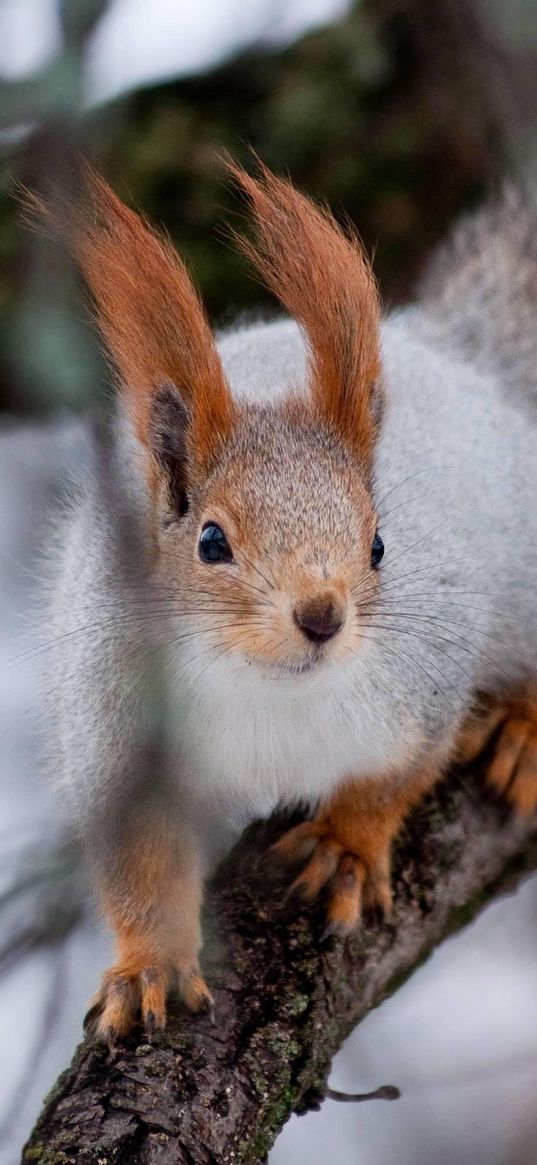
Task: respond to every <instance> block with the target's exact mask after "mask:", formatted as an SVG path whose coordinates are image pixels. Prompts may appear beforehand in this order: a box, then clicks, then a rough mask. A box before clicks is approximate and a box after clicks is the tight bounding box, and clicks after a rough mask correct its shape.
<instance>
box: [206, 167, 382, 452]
mask: <svg viewBox="0 0 537 1165" xmlns="http://www.w3.org/2000/svg"><path fill="white" fill-rule="evenodd" d="M229 170H230V172H231V174H232V175H233V177H234V178H235V179H236V181H237V182H238V183H239V185H240V187H241V188H242V190H243V191H244V192H245V194H246V195H247V197H248V199H249V202H250V204H251V207H252V212H253V217H254V222H255V225H256V228H257V241H256V243H251V242H248V241H247V240H244V239H242V238H239V237H237V242H238V244H239V246H240V247H241V249H242V250H243V251H244V252H245V254H246V255H247V256H248V257H249V258H250V259H251V260H252V262H253V263H254V264H255V266H256V267H257V268H258V270H259V272H260V274H261V276H262V278H263V280H264V282H265V283H266V284H267V286H268V287H269V288H270V290H271V291H272V292H274V294H275V295H277V296H278V298H279V299H280V301H281V303H282V304H283V305H284V307H285V308H286V309H287V311H288V312H290V314H291V315H292V316H294V318H295V319H296V320H297V321H298V322H299V323H300V324H301V326H302V327H303V328H304V330H305V332H306V335H307V338H308V341H309V345H310V364H311V368H310V373H311V392H312V396H313V402H314V408H315V410H316V414H317V416H318V417H319V418H320V419H321V420H322V422H323V423H325V424H327V425H329V426H330V427H332V428H334V429H335V430H336V431H337V432H338V433H339V434H340V436H341V437H342V438H343V439H344V440H345V441H346V442H347V443H348V444H351V445H352V446H354V447H355V448H356V449H357V451H358V453H359V455H360V457H361V458H362V459H363V461H364V463H365V464H366V465H367V466H368V465H369V463H370V460H371V455H372V451H373V445H374V439H375V430H376V423H375V408H374V401H373V392H374V389H375V381H376V380H377V377H378V375H379V371H380V357H379V319H380V308H379V299H378V294H377V288H376V283H375V279H374V276H373V273H372V270H371V267H370V264H369V263H368V261H367V259H366V257H365V254H364V251H363V248H362V246H361V244H360V242H359V240H358V239H357V238H356V236H355V235H353V234H352V233H351V231H348V233H347V234H344V233H343V231H342V230H341V229H340V228H339V226H338V225H337V223H336V221H335V219H334V218H333V217H332V215H331V214H330V212H329V211H328V210H327V209H325V208H323V209H322V210H320V209H318V208H317V207H315V206H314V205H313V204H312V203H311V202H310V201H309V199H307V198H305V197H304V195H302V194H300V193H299V192H298V191H297V190H295V189H294V188H293V187H292V186H291V184H290V183H288V182H285V181H284V180H283V179H281V178H277V177H276V176H275V175H274V174H271V172H270V170H268V169H267V167H266V166H263V165H262V164H260V177H259V178H258V179H257V180H256V179H254V178H252V177H250V175H249V174H247V173H246V172H245V171H244V170H242V169H241V168H240V167H239V166H237V165H235V164H234V163H229Z"/></svg>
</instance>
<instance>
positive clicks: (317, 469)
mask: <svg viewBox="0 0 537 1165" xmlns="http://www.w3.org/2000/svg"><path fill="white" fill-rule="evenodd" d="M381 556H382V543H381V542H380V539H379V536H378V533H377V519H376V513H375V509H374V505H373V502H372V500H371V495H370V492H369V490H368V487H367V483H366V481H365V479H364V475H363V472H361V470H360V466H359V464H358V461H357V459H356V458H355V457H354V456H353V455H352V453H351V452H349V451H347V450H345V449H344V447H343V446H342V444H341V442H339V441H338V440H337V439H336V438H335V437H333V436H331V435H330V434H329V433H328V432H327V431H323V430H322V429H320V428H319V426H318V425H316V424H314V423H313V422H309V423H308V421H307V420H306V419H305V420H304V421H303V422H302V423H298V421H297V419H296V417H295V418H294V419H293V422H292V423H290V422H289V421H288V420H287V418H286V416H285V412H284V411H283V410H282V411H281V412H280V411H278V410H275V409H274V410H272V409H255V408H250V409H248V410H245V412H244V415H242V416H241V418H240V419H239V420H238V423H237V425H236V428H235V431H234V434H233V437H232V439H231V440H230V441H229V442H228V444H227V446H226V448H225V449H224V450H223V451H222V456H221V461H220V464H219V466H218V469H217V470H216V471H215V472H214V473H213V474H212V475H211V477H210V478H209V480H208V481H207V483H206V485H205V486H204V487H202V488H201V489H200V490H199V492H198V494H197V496H196V497H195V498H193V501H192V507H191V509H190V510H189V511H188V512H187V514H186V515H185V516H184V517H183V518H180V519H179V520H178V521H177V522H172V523H171V524H170V525H169V526H168V527H167V528H166V530H165V531H164V537H163V543H162V561H161V571H163V572H164V573H165V577H166V585H167V587H168V588H172V589H173V588H175V589H176V592H177V596H178V610H180V604H181V601H183V602H184V598H183V596H184V595H185V593H187V594H188V601H187V602H184V606H185V608H186V609H187V611H188V616H187V621H188V624H189V627H190V628H191V629H192V631H193V632H194V634H195V635H196V637H198V636H201V638H202V639H203V640H204V641H205V643H206V645H207V646H208V647H210V648H212V649H214V651H215V653H217V654H218V655H222V654H230V655H232V656H234V658H239V657H240V658H241V659H243V660H246V661H247V662H248V663H252V664H254V665H256V667H260V668H263V669H264V670H267V671H269V672H270V671H274V672H280V673H282V672H283V673H285V672H291V673H295V674H301V673H306V672H311V671H313V670H315V669H317V668H319V666H320V665H323V664H324V665H325V664H329V663H330V662H335V661H341V660H342V659H343V658H345V657H350V656H352V654H353V653H355V652H357V651H360V650H363V648H364V639H365V637H364V635H363V634H362V629H361V627H360V622H359V618H358V613H357V607H358V605H359V604H362V606H363V604H364V602H365V601H366V600H367V599H369V598H370V599H373V597H374V594H375V592H376V588H377V584H378V576H377V570H376V567H377V566H378V564H379V562H380V558H381Z"/></svg>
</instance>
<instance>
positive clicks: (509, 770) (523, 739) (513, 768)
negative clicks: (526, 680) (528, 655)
mask: <svg viewBox="0 0 537 1165" xmlns="http://www.w3.org/2000/svg"><path fill="white" fill-rule="evenodd" d="M486 748H488V751H489V753H490V755H489V756H488V758H487V765H486V769H485V780H486V781H487V783H488V784H489V785H490V787H491V789H492V790H493V791H494V792H495V793H496V794H497V795H498V796H500V797H502V798H504V799H505V800H506V801H507V803H508V804H509V805H510V806H511V808H512V809H514V810H515V812H517V813H520V814H521V815H522V816H524V817H527V816H529V815H530V814H531V813H534V812H535V810H536V809H537V689H536V688H535V686H534V687H533V689H530V690H529V691H527V692H521V693H518V694H517V693H513V695H512V696H511V697H510V698H505V699H504V700H494V701H483V703H482V704H481V705H480V706H479V707H478V708H477V709H476V711H475V713H473V714H472V715H471V716H470V717H469V718H468V720H467V721H466V722H465V724H464V726H463V728H462V731H461V733H460V735H459V739H458V741H457V759H458V760H459V762H460V763H462V764H465V763H469V762H470V761H472V760H474V759H475V758H476V757H477V756H478V755H479V754H480V753H481V752H483V751H484V749H486Z"/></svg>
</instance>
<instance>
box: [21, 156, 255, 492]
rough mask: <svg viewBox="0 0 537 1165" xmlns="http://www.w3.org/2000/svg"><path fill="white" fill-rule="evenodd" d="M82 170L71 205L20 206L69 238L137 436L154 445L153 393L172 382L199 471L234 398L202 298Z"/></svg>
mask: <svg viewBox="0 0 537 1165" xmlns="http://www.w3.org/2000/svg"><path fill="white" fill-rule="evenodd" d="M81 177H82V195H81V197H80V199H77V200H75V202H74V204H72V205H69V206H68V207H65V206H64V205H62V206H60V207H55V206H54V205H52V204H51V203H45V202H43V201H42V200H40V199H39V198H38V197H36V196H34V195H32V194H30V195H27V196H25V198H24V202H25V204H26V209H27V210H29V211H30V214H31V215H32V217H33V218H34V219H35V218H38V219H40V220H42V221H43V220H44V221H45V222H46V223H47V224H48V225H49V226H52V227H53V229H54V230H55V232H56V233H59V234H60V235H61V236H62V237H63V238H64V239H65V240H66V241H67V244H68V246H69V247H70V249H71V251H72V253H73V255H74V257H75V259H76V260H77V261H78V263H79V265H80V267H81V269H82V272H83V274H84V276H85V279H86V281H87V283H88V286H89V289H90V291H91V293H92V295H93V299H94V302H95V307H96V316H97V322H98V324H99V328H100V330H101V332H102V334H103V336H104V339H105V341H106V344H107V347H108V349H109V352H110V355H111V357H112V360H113V362H114V365H115V366H116V368H117V370H118V373H119V377H120V382H121V390H122V392H123V394H124V397H125V400H126V404H127V408H128V411H129V413H130V415H131V417H132V419H133V421H134V424H135V428H136V431H137V434H138V436H139V437H140V438H141V440H142V441H143V442H144V443H145V445H146V446H147V447H148V448H149V449H150V450H151V452H155V451H154V450H153V448H152V445H153V441H154V434H155V427H154V417H155V406H156V407H157V412H158V408H159V406H158V402H156V401H155V398H158V397H160V395H161V394H162V390H163V389H164V388H165V389H166V393H167V394H168V395H169V393H170V392H171V391H174V392H175V395H176V397H177V400H178V402H179V406H180V403H181V401H182V402H183V406H184V408H183V413H184V417H183V420H185V419H186V417H187V416H188V420H189V424H188V442H187V443H188V451H189V456H190V458H191V459H192V460H193V464H194V466H196V467H197V468H198V469H201V470H202V471H204V470H205V469H206V468H208V467H209V465H210V464H211V463H212V462H213V461H214V459H215V457H216V455H217V451H218V448H219V446H220V445H221V443H222V441H223V440H225V439H226V437H227V436H228V434H229V431H230V428H231V426H232V423H233V416H234V406H233V400H232V397H231V393H230V391H229V388H228V386H227V384H226V381H225V378H224V373H223V370H222V365H221V363H220V358H219V356H218V353H217V351H216V347H215V343H214V339H213V336H212V333H211V329H210V327H209V323H208V321H207V318H206V315H205V313H204V310H203V307H202V304H201V302H200V299H199V297H198V295H197V293H196V291H195V289H194V287H193V285H192V282H191V280H190V278H189V275H188V273H187V270H186V268H185V266H184V264H183V263H182V262H181V260H180V259H179V257H178V256H177V254H176V253H175V251H174V249H173V247H172V246H171V244H170V243H169V242H168V240H167V239H165V238H164V237H162V236H161V235H159V234H157V233H155V231H153V230H152V229H151V228H150V227H149V225H148V224H147V223H146V222H145V221H144V220H143V219H142V218H140V216H139V215H137V214H135V213H134V211H132V210H130V209H129V208H128V207H126V206H125V205H124V204H123V203H122V202H121V201H120V199H119V198H118V197H117V196H116V195H115V194H114V193H113V191H112V190H111V189H110V187H109V186H108V185H107V183H106V182H105V181H104V179H102V178H101V177H100V176H99V175H98V174H97V173H95V171H94V170H93V169H92V168H91V167H90V166H89V165H88V164H87V163H82V167H81ZM170 385H173V386H174V389H173V390H172V389H170V387H169V386H170ZM182 416H183V414H182ZM156 455H157V457H158V456H159V455H158V454H156Z"/></svg>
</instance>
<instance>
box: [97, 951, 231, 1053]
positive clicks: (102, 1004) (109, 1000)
mask: <svg viewBox="0 0 537 1165" xmlns="http://www.w3.org/2000/svg"><path fill="white" fill-rule="evenodd" d="M175 982H176V983H177V986H178V990H179V993H180V996H181V998H182V1000H183V1002H184V1003H185V1004H186V1006H187V1007H188V1009H189V1010H190V1011H195V1012H197V1011H202V1010H208V1011H211V1013H212V1009H213V1000H212V996H211V993H210V991H209V988H208V987H207V985H206V983H205V982H204V979H203V978H202V976H201V973H200V970H199V967H198V966H197V964H195V965H189V966H186V965H185V966H184V967H179V968H176V969H172V967H171V966H170V965H169V964H162V963H161V964H158V963H153V964H150V965H147V966H143V967H133V966H132V965H126V964H121V963H118V964H116V965H115V966H113V967H110V968H109V969H108V970H107V971H105V973H104V975H103V980H102V983H101V987H100V989H99V991H98V992H97V994H96V996H95V998H94V999H93V1001H92V1004H91V1006H90V1009H89V1011H88V1013H87V1015H86V1018H85V1021H84V1026H85V1028H86V1030H89V1031H91V1033H92V1034H93V1035H95V1037H96V1038H97V1039H99V1040H101V1041H102V1042H103V1043H105V1044H108V1046H109V1048H110V1049H113V1048H114V1046H115V1044H116V1042H117V1040H118V1039H122V1038H123V1037H124V1036H126V1035H128V1034H129V1032H130V1031H131V1030H132V1029H133V1028H134V1027H135V1026H136V1024H137V1023H138V1021H139V1019H140V1017H141V1023H142V1025H143V1028H144V1031H145V1035H146V1038H147V1040H148V1041H149V1042H151V1039H152V1037H153V1035H154V1033H155V1032H156V1031H162V1029H163V1028H164V1027H165V1026H166V998H167V995H168V991H169V990H170V988H171V986H172V984H174V983H175Z"/></svg>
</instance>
